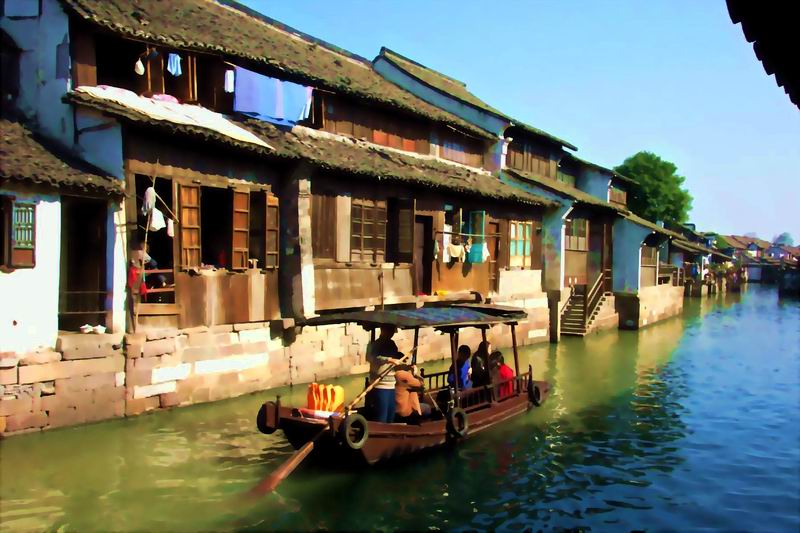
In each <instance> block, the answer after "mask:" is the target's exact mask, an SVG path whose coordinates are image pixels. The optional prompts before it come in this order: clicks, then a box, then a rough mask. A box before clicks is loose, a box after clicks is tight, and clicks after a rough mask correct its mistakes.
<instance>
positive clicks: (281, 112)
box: [233, 67, 313, 125]
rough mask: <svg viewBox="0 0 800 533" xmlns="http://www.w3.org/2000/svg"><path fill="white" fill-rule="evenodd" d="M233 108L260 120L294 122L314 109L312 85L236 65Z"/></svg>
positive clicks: (290, 123) (283, 122) (282, 122)
mask: <svg viewBox="0 0 800 533" xmlns="http://www.w3.org/2000/svg"><path fill="white" fill-rule="evenodd" d="M235 89H236V91H235V95H234V100H233V110H234V111H238V112H240V113H245V114H248V115H250V116H253V117H255V118H257V119H260V120H265V121H267V122H274V123H277V124H286V125H293V124H296V123H297V122H299V121H301V120H303V119H306V118H308V116H309V114H310V112H311V100H312V98H311V96H312V92H313V91H312V89H311V87H306V86H304V85H298V84H297V83H292V82H289V81H282V80H279V79H276V78H270V77H269V76H263V75H261V74H258V73H256V72H252V71H250V70H247V69H244V68H241V67H236V75H235Z"/></svg>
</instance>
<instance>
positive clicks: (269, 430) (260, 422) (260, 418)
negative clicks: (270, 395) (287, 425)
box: [256, 402, 278, 435]
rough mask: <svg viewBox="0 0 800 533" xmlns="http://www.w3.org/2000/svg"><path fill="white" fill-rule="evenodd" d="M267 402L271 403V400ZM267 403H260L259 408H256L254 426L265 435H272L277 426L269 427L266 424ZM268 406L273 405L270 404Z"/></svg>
mask: <svg viewBox="0 0 800 533" xmlns="http://www.w3.org/2000/svg"><path fill="white" fill-rule="evenodd" d="M267 403H268V404H272V402H267ZM267 403H263V404H261V408H260V409H259V410H258V414H257V415H256V427H257V428H258V430H259V431H260V432H261V433H263V434H265V435H272V434H273V433H275V431H276V430H277V429H278V428H273V427H269V426H268V425H267ZM270 407H273V406H272V405H270ZM273 408H274V407H273Z"/></svg>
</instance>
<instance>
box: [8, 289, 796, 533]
mask: <svg viewBox="0 0 800 533" xmlns="http://www.w3.org/2000/svg"><path fill="white" fill-rule="evenodd" d="M799 347H800V304H798V303H797V302H782V303H779V302H778V301H777V299H776V297H775V292H774V291H772V290H769V289H761V288H754V289H753V288H751V289H750V291H749V292H748V293H747V294H746V295H744V296H742V297H741V298H740V297H739V296H738V295H729V296H726V297H720V298H717V299H714V300H703V301H702V302H697V301H693V302H691V303H688V304H687V307H686V310H685V316H684V319H683V320H681V319H673V320H669V321H666V322H664V323H661V324H657V325H655V326H652V327H650V328H646V329H644V330H642V331H640V332H638V333H636V332H611V333H606V334H601V335H596V336H592V337H589V338H587V339H585V340H581V339H566V340H565V342H563V343H561V344H559V345H557V346H538V347H534V348H531V349H526V350H524V352H523V355H524V357H523V360H524V359H525V357H527V358H528V359H529V360H530V361H531V363H532V364H533V365H534V373H535V374H536V375H537V377H543V378H545V379H548V380H550V381H551V383H553V385H554V391H553V394H552V395H551V397H550V398H549V400H548V402H547V403H546V404H545V406H544V407H542V408H541V409H538V410H536V411H533V412H531V413H528V414H527V415H525V416H522V417H519V418H517V419H516V420H513V421H510V422H508V423H506V424H503V425H501V426H499V427H497V428H495V429H493V430H492V431H490V432H488V433H483V434H481V435H479V436H476V437H475V438H474V439H471V440H469V441H467V442H466V443H465V444H464V445H463V446H461V447H459V448H457V449H456V450H454V451H453V452H452V453H447V452H442V453H433V454H426V455H423V456H420V457H414V458H412V459H410V460H409V461H407V462H405V463H402V464H399V463H395V464H390V465H386V466H382V467H378V468H373V469H370V470H361V471H357V472H350V471H344V470H342V469H337V468H323V467H321V466H319V465H308V466H304V467H302V468H301V469H300V470H298V471H297V472H296V473H295V474H294V475H293V476H292V477H290V478H289V480H287V481H286V482H285V483H284V484H283V485H282V486H281V488H280V489H279V491H278V493H277V494H272V495H269V496H267V497H265V498H263V499H261V500H259V501H257V502H247V501H244V500H242V499H241V498H240V497H239V495H240V494H241V493H242V492H243V491H245V490H246V489H247V488H249V487H251V486H252V485H253V484H254V483H256V482H257V481H258V480H259V479H260V478H261V477H262V476H263V475H265V474H267V473H268V472H269V471H270V470H271V469H273V468H275V467H276V466H277V465H278V464H280V462H281V461H282V460H284V459H285V458H286V457H287V456H288V455H289V454H290V453H291V452H292V449H291V447H290V446H289V445H288V444H287V443H286V441H285V440H284V439H282V438H281V437H280V434H276V435H273V436H269V437H265V436H262V435H260V434H258V433H257V432H256V431H255V428H254V424H253V416H254V414H255V411H256V409H257V406H258V404H259V403H260V401H262V397H260V396H250V397H246V398H240V399H236V400H231V401H226V402H220V403H216V404H213V405H204V406H197V407H193V408H188V409H182V410H178V411H173V412H168V413H159V414H155V415H147V416H143V417H139V418H136V419H130V420H120V421H113V422H108V423H103V424H96V425H93V426H85V427H79V428H70V429H65V430H59V431H53V432H49V433H44V434H38V435H30V436H24V437H19V438H14V439H9V440H6V441H3V442H2V443H0V452H2V457H1V458H0V461H2V462H0V466H1V467H2V469H0V496H1V497H2V503H0V529H3V530H39V529H64V530H80V531H92V530H95V531H96V530H109V529H124V530H139V531H141V530H148V531H152V530H164V531H166V530H169V531H175V530H234V529H235V530H256V529H266V528H269V529H284V530H285V529H318V528H326V529H347V530H354V529H361V530H364V529H394V528H404V529H454V530H473V529H501V530H512V531H513V530H523V529H526V528H533V529H545V530H547V529H558V528H587V529H589V528H591V529H594V530H608V529H613V530H629V529H636V528H639V529H642V528H647V529H651V530H685V529H698V528H713V529H724V530H732V529H733V530H751V531H754V530H758V531H797V530H798V529H800V518H798V516H799V515H800V450H799V448H800V348H799ZM343 383H344V384H345V385H346V386H347V387H348V390H349V391H351V392H352V391H355V390H357V388H358V387H359V386H360V384H361V383H363V381H362V380H361V378H353V379H349V380H343ZM303 392H304V391H303V390H302V387H298V388H296V389H295V390H293V391H288V390H284V391H283V393H284V394H285V396H284V398H285V401H294V402H298V403H299V402H302V401H303V396H304V393H303Z"/></svg>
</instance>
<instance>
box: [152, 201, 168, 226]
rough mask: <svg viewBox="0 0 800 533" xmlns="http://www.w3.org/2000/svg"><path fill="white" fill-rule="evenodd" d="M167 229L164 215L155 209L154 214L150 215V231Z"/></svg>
mask: <svg viewBox="0 0 800 533" xmlns="http://www.w3.org/2000/svg"><path fill="white" fill-rule="evenodd" d="M166 227H167V223H166V222H165V221H164V213H162V212H161V211H159V210H158V208H156V207H154V208H153V212H152V213H151V214H150V231H159V230H161V229H164V228H166Z"/></svg>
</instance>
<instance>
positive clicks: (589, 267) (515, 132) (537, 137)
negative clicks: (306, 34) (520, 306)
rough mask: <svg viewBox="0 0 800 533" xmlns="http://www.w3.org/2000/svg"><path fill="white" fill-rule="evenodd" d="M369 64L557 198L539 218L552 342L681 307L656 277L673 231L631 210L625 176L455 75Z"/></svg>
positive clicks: (508, 171)
mask: <svg viewBox="0 0 800 533" xmlns="http://www.w3.org/2000/svg"><path fill="white" fill-rule="evenodd" d="M373 64H374V65H375V69H376V70H377V71H378V72H380V73H381V74H382V75H383V76H385V77H386V78H387V79H388V80H391V81H392V82H394V83H396V84H398V85H400V86H401V87H403V88H405V89H407V90H408V91H410V92H412V93H414V94H415V95H417V96H419V97H420V98H422V99H424V100H425V101H427V102H429V103H431V104H433V105H436V106H438V107H440V108H441V109H443V110H447V111H449V112H451V113H453V114H456V115H458V116H459V117H461V118H463V119H464V120H466V121H468V122H470V123H472V124H474V125H475V126H477V127H480V128H483V129H484V130H486V131H488V132H491V133H492V134H494V135H495V136H496V139H497V142H496V143H495V145H494V148H493V154H494V155H493V161H496V162H497V163H496V165H495V166H496V169H492V170H494V172H495V173H497V174H498V175H499V176H500V178H501V179H502V180H503V182H505V183H508V184H511V185H513V186H515V187H518V188H520V189H523V190H526V191H528V192H531V193H534V194H536V195H539V196H543V197H546V198H549V199H551V200H553V201H555V202H557V203H558V204H559V205H558V207H557V208H555V209H551V210H549V211H548V212H547V213H546V214H545V217H544V219H543V223H542V235H543V238H542V251H543V254H544V260H543V261H544V274H543V286H544V288H545V290H546V291H547V295H548V302H549V304H548V305H549V309H550V339H551V341H557V340H558V339H559V338H560V335H561V334H562V333H564V334H568V335H580V336H582V335H585V334H586V333H588V332H591V331H595V330H598V329H604V328H607V327H616V326H617V324H619V325H620V326H621V327H629V328H638V327H641V326H644V325H647V324H649V323H652V322H653V321H655V320H660V319H663V318H666V317H668V316H672V315H674V314H676V313H678V312H680V309H681V307H682V298H681V297H678V295H679V293H680V291H681V290H682V289H669V288H667V287H666V285H665V284H662V285H664V286H663V287H660V288H659V283H657V279H658V276H657V271H658V264H657V262H658V252H657V251H656V244H659V243H661V242H662V241H666V240H668V239H670V238H671V237H674V236H675V234H670V233H666V232H665V230H664V229H663V228H661V227H660V226H657V225H654V224H652V223H650V222H648V221H645V220H643V219H640V218H639V217H635V216H633V215H632V214H631V213H630V211H629V210H628V209H627V194H628V190H629V189H630V187H631V186H632V185H633V183H632V180H630V179H628V178H626V177H625V176H622V175H620V174H618V173H617V172H614V171H613V170H610V169H607V168H604V167H602V166H599V165H596V164H594V163H591V162H588V161H584V160H581V159H579V158H578V157H576V156H575V155H574V154H573V153H572V152H570V151H568V150H576V148H575V146H573V145H571V144H570V143H568V142H566V141H563V140H561V139H559V138H558V137H555V136H553V135H550V134H548V133H546V132H544V131H542V130H540V129H537V128H535V127H533V126H530V125H528V124H525V123H524V122H522V121H518V120H516V119H514V118H512V117H509V116H508V115H506V114H504V113H503V112H501V111H499V110H497V109H495V108H494V107H492V106H491V105H489V104H487V103H486V102H484V101H483V100H481V99H480V98H478V97H477V96H475V95H474V94H472V93H471V92H470V91H469V90H468V89H467V87H466V85H465V84H464V83H462V82H460V81H458V80H455V79H453V78H451V77H449V76H447V75H446V74H442V73H440V72H437V71H435V70H433V69H431V68H429V67H426V66H425V65H422V64H420V63H418V62H416V61H414V60H413V59H410V58H407V57H404V56H402V55H401V54H398V53H397V52H394V51H392V50H389V49H387V48H383V49H381V52H380V54H379V55H378V56H377V57H376V58H375V59H374V60H373ZM653 227H657V228H658V229H657V230H654V229H653ZM651 235H652V236H651ZM648 237H649V238H650V240H649V241H647V242H645V240H646V239H647V238H648ZM675 279H676V283H677V282H678V277H677V274H676V276H675ZM650 287H653V288H650ZM640 289H642V291H643V292H642V293H641V294H640ZM645 295H646V296H645ZM619 298H621V299H622V302H620V301H619V300H618V299H619Z"/></svg>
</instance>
